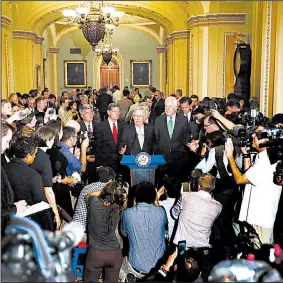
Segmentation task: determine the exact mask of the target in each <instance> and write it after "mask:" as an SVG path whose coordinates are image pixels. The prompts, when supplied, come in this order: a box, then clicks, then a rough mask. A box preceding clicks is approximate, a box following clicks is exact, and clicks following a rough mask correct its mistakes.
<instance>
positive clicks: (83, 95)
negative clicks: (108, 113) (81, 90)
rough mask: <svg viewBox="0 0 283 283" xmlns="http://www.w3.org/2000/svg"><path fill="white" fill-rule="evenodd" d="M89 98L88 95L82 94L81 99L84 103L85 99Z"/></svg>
mask: <svg viewBox="0 0 283 283" xmlns="http://www.w3.org/2000/svg"><path fill="white" fill-rule="evenodd" d="M86 98H88V96H87V95H86V94H82V95H81V97H80V101H82V100H83V99H86Z"/></svg>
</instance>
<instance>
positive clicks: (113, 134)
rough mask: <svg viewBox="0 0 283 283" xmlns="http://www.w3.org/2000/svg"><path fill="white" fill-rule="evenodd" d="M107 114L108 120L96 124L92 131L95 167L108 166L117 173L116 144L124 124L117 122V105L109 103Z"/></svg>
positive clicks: (117, 157)
mask: <svg viewBox="0 0 283 283" xmlns="http://www.w3.org/2000/svg"><path fill="white" fill-rule="evenodd" d="M107 114H108V119H106V120H104V121H102V122H101V123H99V124H97V125H96V127H95V129H94V143H95V158H96V165H97V166H109V167H111V168H112V169H113V170H114V171H115V172H118V169H119V155H118V142H119V134H120V132H121V130H122V127H123V126H124V123H122V122H120V121H118V119H119V115H120V108H119V106H118V104H116V103H110V104H109V105H108V111H107Z"/></svg>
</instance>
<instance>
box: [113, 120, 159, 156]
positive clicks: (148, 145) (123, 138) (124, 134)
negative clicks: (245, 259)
mask: <svg viewBox="0 0 283 283" xmlns="http://www.w3.org/2000/svg"><path fill="white" fill-rule="evenodd" d="M155 144H156V143H155V137H154V127H153V126H152V125H148V124H144V143H143V147H142V148H141V147H140V143H139V140H138V137H137V132H136V128H135V125H134V124H129V125H127V126H125V127H124V128H123V129H122V131H121V134H120V139H119V144H118V149H119V150H120V149H121V148H122V147H123V146H125V145H126V146H127V148H126V152H125V155H137V154H138V153H140V152H147V153H148V154H150V155H152V154H153V151H154V148H155Z"/></svg>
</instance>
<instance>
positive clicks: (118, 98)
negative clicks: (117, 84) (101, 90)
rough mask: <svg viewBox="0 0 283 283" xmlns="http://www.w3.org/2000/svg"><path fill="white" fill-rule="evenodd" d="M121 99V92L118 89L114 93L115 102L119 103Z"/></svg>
mask: <svg viewBox="0 0 283 283" xmlns="http://www.w3.org/2000/svg"><path fill="white" fill-rule="evenodd" d="M120 99H121V91H120V90H118V89H117V90H116V91H115V92H114V93H113V102H115V103H117V102H118V101H119V100H120Z"/></svg>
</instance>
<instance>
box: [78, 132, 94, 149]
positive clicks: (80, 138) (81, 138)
mask: <svg viewBox="0 0 283 283" xmlns="http://www.w3.org/2000/svg"><path fill="white" fill-rule="evenodd" d="M87 137H88V138H89V144H90V145H91V144H93V143H94V135H93V133H91V132H81V133H80V134H79V135H78V141H77V147H81V144H82V142H83V141H84V140H85V139H86V138H87Z"/></svg>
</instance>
